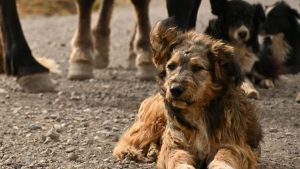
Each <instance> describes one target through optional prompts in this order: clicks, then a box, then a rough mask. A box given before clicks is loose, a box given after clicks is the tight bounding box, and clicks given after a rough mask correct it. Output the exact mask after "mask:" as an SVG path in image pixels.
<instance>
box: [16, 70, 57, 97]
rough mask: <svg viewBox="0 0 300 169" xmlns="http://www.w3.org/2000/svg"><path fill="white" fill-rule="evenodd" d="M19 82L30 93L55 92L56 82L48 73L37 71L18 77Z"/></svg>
mask: <svg viewBox="0 0 300 169" xmlns="http://www.w3.org/2000/svg"><path fill="white" fill-rule="evenodd" d="M17 83H18V84H19V85H20V86H21V88H22V89H24V90H25V91H26V92H29V93H44V92H54V91H55V84H54V83H53V81H52V80H51V78H50V76H49V74H48V73H36V74H31V75H26V76H22V77H20V78H18V79H17Z"/></svg>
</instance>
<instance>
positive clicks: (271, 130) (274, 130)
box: [269, 128, 279, 133]
mask: <svg viewBox="0 0 300 169" xmlns="http://www.w3.org/2000/svg"><path fill="white" fill-rule="evenodd" d="M278 131H279V130H278V129H275V128H271V129H270V130H269V132H270V133H277V132H278Z"/></svg>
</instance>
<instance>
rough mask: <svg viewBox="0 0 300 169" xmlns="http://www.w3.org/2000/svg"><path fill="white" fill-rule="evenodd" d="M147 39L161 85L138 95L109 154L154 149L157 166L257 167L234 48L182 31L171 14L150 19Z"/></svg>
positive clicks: (252, 113)
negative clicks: (149, 93)
mask: <svg viewBox="0 0 300 169" xmlns="http://www.w3.org/2000/svg"><path fill="white" fill-rule="evenodd" d="M151 44H152V47H153V51H154V57H153V61H154V64H155V66H156V68H157V69H158V70H159V72H160V74H159V85H160V88H161V90H160V93H158V94H156V95H154V96H151V97H149V98H148V99H146V100H145V101H144V102H143V103H142V105H141V107H140V109H139V113H138V115H137V118H136V121H135V122H134V124H133V125H132V126H131V127H130V128H129V129H128V130H127V131H126V132H125V134H124V135H123V136H122V137H121V139H120V140H119V142H118V144H117V145H116V147H115V149H114V152H113V154H114V156H115V157H116V158H117V159H118V160H121V159H124V158H133V159H137V160H147V159H148V158H149V157H154V158H155V157H157V167H158V169H194V168H196V167H208V168H209V169H221V168H222V169H241V168H243V169H255V168H258V158H259V155H258V153H257V152H259V151H258V150H259V144H260V141H261V139H262V133H261V127H260V125H259V123H258V119H257V116H256V109H255V108H254V106H253V105H251V104H250V103H249V102H248V101H247V99H246V96H245V94H244V92H243V91H242V90H241V88H240V82H241V80H242V78H241V70H240V68H239V66H238V64H237V63H236V61H235V59H234V56H233V55H234V51H233V48H232V47H230V46H228V45H226V44H224V43H223V42H221V41H216V40H213V39H212V38H210V37H209V36H206V35H202V34H197V33H196V32H194V31H191V32H186V33H182V32H180V31H178V30H177V29H176V28H175V27H173V26H172V19H167V20H164V21H161V22H159V23H158V24H156V26H155V27H154V29H153V31H152V33H151ZM199 165H200V166H199Z"/></svg>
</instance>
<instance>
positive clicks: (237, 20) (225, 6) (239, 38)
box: [210, 0, 265, 44]
mask: <svg viewBox="0 0 300 169" xmlns="http://www.w3.org/2000/svg"><path fill="white" fill-rule="evenodd" d="M210 3H211V8H212V13H213V14H214V15H216V16H217V17H218V20H219V21H220V25H222V29H223V30H222V32H224V34H227V35H228V40H229V41H233V42H235V43H240V44H243V43H245V42H248V41H249V40H250V39H251V38H253V37H255V36H256V35H257V32H258V29H259V27H260V24H261V23H262V22H263V21H264V20H265V15H264V10H263V7H262V6H261V5H260V4H253V5H251V4H249V3H248V2H245V1H242V0H231V1H228V0H210Z"/></svg>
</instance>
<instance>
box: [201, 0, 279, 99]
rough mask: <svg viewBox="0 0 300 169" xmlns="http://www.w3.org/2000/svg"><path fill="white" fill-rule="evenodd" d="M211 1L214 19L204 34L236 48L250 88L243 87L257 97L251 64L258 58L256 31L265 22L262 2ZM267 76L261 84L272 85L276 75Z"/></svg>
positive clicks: (250, 94) (257, 31)
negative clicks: (266, 79)
mask: <svg viewBox="0 0 300 169" xmlns="http://www.w3.org/2000/svg"><path fill="white" fill-rule="evenodd" d="M210 3H211V10H212V13H213V14H214V15H216V16H217V18H216V19H212V20H210V22H209V25H208V27H207V29H206V30H205V33H206V34H208V35H211V36H213V37H214V38H217V39H222V40H223V41H225V42H227V43H229V44H230V45H231V46H233V47H234V48H235V52H236V54H235V56H236V57H237V61H238V62H239V63H240V66H241V68H242V71H243V73H244V75H245V76H246V77H247V78H246V82H247V84H248V86H249V87H250V89H247V90H245V89H244V90H245V92H246V93H247V94H248V96H249V97H254V98H258V97H259V94H258V92H257V91H256V89H255V88H254V86H253V85H252V83H251V82H250V81H253V79H254V78H253V77H254V76H253V74H254V73H253V72H255V71H254V70H253V67H254V65H255V64H256V62H258V61H259V59H260V47H259V42H258V33H259V28H260V27H261V25H262V23H263V22H264V21H265V13H264V9H263V7H262V5H261V4H250V3H248V2H246V1H242V0H231V1H229V0H218V1H217V0H210ZM268 78H269V79H271V80H268V81H265V83H264V86H265V87H273V85H274V84H273V81H272V79H273V78H275V76H274V77H272V76H268ZM261 80H263V79H261ZM249 87H248V88H249Z"/></svg>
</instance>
